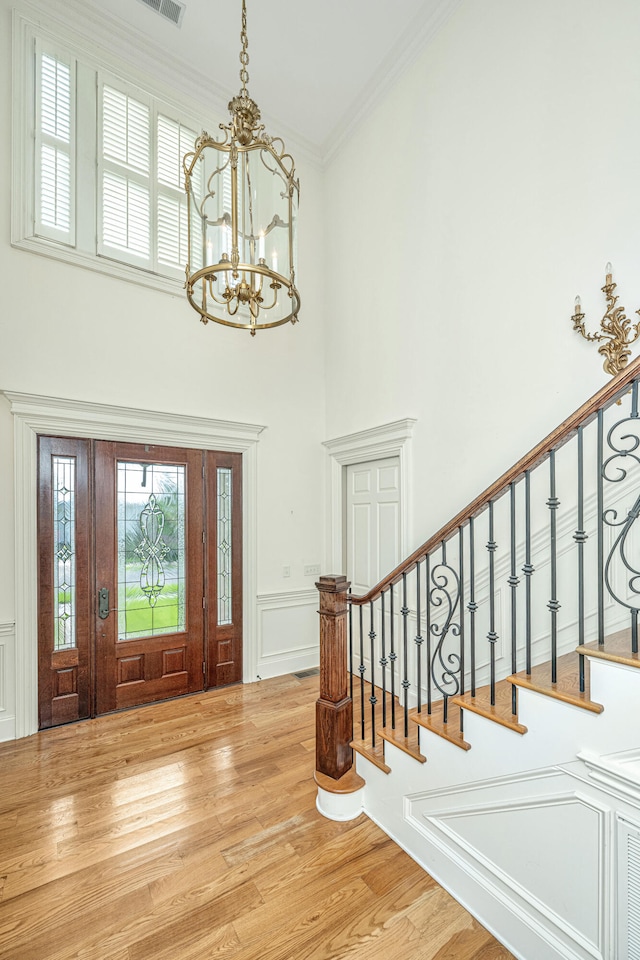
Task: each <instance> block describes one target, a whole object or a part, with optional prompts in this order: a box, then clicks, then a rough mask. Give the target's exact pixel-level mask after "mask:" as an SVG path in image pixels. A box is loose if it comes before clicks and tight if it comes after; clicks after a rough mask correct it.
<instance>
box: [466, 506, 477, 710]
mask: <svg viewBox="0 0 640 960" xmlns="http://www.w3.org/2000/svg"><path fill="white" fill-rule="evenodd" d="M467 610H468V611H469V633H470V636H469V651H470V654H471V696H472V697H475V695H476V612H477V610H478V604H477V603H476V554H475V529H474V520H473V517H471V519H470V520H469V603H468V604H467Z"/></svg>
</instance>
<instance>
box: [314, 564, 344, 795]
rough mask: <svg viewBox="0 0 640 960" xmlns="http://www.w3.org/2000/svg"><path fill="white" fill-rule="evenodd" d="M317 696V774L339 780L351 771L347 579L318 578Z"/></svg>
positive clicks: (335, 577) (334, 577) (333, 577)
mask: <svg viewBox="0 0 640 960" xmlns="http://www.w3.org/2000/svg"><path fill="white" fill-rule="evenodd" d="M316 586H317V588H318V591H319V593H320V610H319V611H318V612H319V613H320V696H319V698H318V700H317V702H316V770H317V771H318V772H319V773H324V774H325V775H326V776H328V777H332V778H333V779H334V780H338V779H339V778H340V777H341V776H343V774H345V773H346V772H347V771H348V770H350V769H351V765H352V763H353V751H352V750H351V747H350V746H349V744H350V743H351V740H352V738H353V703H352V701H351V697H350V696H349V695H348V692H347V591H348V590H349V587H350V583H349V582H348V581H347V578H346V577H341V576H340V577H337V576H327V577H320V580H319V581H318V583H317V584H316Z"/></svg>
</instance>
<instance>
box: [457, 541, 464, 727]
mask: <svg viewBox="0 0 640 960" xmlns="http://www.w3.org/2000/svg"><path fill="white" fill-rule="evenodd" d="M458 548H459V553H458V564H459V569H458V576H459V577H460V581H459V583H460V588H459V589H460V694H463V693H464V690H465V682H464V664H465V655H464V654H465V650H464V535H463V527H458ZM463 729H464V710H460V730H461V731H462V730H463Z"/></svg>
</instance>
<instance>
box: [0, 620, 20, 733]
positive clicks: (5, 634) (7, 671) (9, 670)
mask: <svg viewBox="0 0 640 960" xmlns="http://www.w3.org/2000/svg"><path fill="white" fill-rule="evenodd" d="M15 735H16V633H15V625H14V624H13V623H0V741H3V740H13V739H14V738H15Z"/></svg>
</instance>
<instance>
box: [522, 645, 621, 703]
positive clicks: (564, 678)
mask: <svg viewBox="0 0 640 960" xmlns="http://www.w3.org/2000/svg"><path fill="white" fill-rule="evenodd" d="M507 681H508V683H513V684H515V685H516V686H518V687H522V688H523V689H526V690H534V691H535V692H536V693H541V694H543V695H544V696H547V697H553V698H554V699H555V700H562V702H563V703H570V704H573V706H575V707H581V708H582V709H583V710H590V711H591V712H592V713H602V711H603V710H604V707H603V706H602V704H601V703H596V702H595V701H594V700H591V698H590V695H589V670H588V664H587V663H585V689H584V693H581V692H580V674H579V663H578V658H577V657H576V655H575V653H566V654H565V655H564V656H562V657H558V659H557V661H556V682H555V683H552V681H551V662H550V661H548V662H547V663H540V664H538V665H537V666H535V667H532V668H531V673H529V674H528V673H526V672H525V671H524V670H523V671H521V672H520V673H515V674H513V675H512V676H510V677H507Z"/></svg>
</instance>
